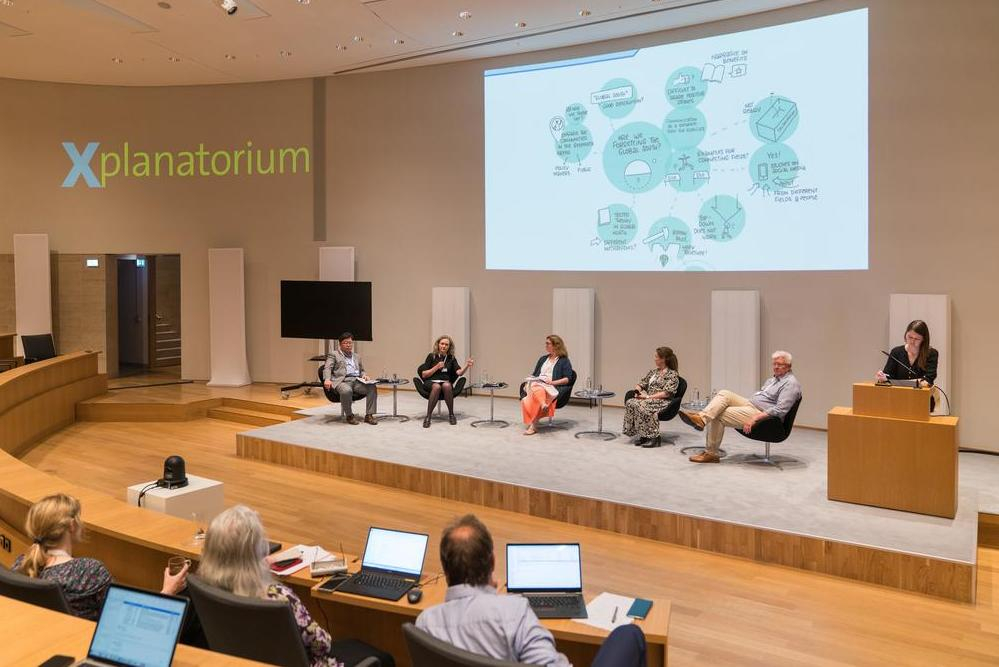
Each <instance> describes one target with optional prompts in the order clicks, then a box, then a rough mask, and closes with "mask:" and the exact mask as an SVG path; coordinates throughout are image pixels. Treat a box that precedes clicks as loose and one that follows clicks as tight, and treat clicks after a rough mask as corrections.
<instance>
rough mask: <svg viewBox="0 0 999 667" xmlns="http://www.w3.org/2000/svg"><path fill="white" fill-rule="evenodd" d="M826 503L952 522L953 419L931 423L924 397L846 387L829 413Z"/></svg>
mask: <svg viewBox="0 0 999 667" xmlns="http://www.w3.org/2000/svg"><path fill="white" fill-rule="evenodd" d="M828 420H829V424H828V426H829V451H828V460H829V469H828V494H829V499H830V500H840V501H844V502H849V503H858V504H861V505H874V506H875V507H885V508H888V509H894V510H903V511H907V512H918V513H920V514H930V515H933V516H942V517H947V518H949V519H953V518H954V515H955V514H956V513H957V488H958V485H957V475H958V463H957V454H958V444H957V421H958V420H957V417H949V416H948V417H931V416H930V390H929V389H913V388H909V387H891V386H875V385H874V384H872V383H870V382H858V383H856V384H854V385H853V407H852V408H844V407H835V408H833V409H832V410H830V411H829V415H828Z"/></svg>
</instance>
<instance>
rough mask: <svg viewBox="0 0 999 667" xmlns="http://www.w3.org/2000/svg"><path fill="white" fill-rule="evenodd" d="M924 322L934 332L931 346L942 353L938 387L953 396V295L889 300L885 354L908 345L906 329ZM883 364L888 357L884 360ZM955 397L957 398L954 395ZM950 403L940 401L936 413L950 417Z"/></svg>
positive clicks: (897, 295)
mask: <svg viewBox="0 0 999 667" xmlns="http://www.w3.org/2000/svg"><path fill="white" fill-rule="evenodd" d="M913 320H923V321H924V322H926V326H927V327H929V329H930V345H932V346H933V347H934V348H936V350H937V352H939V353H940V363H939V364H938V366H937V380H936V384H937V385H939V386H940V388H941V389H943V390H944V391H945V392H947V394H948V396H949V395H950V389H951V383H950V367H951V356H950V296H949V295H947V294H892V295H890V297H889V299H888V339H887V342H886V344H885V352H890V351H891V348H893V347H895V346H897V345H902V344H904V343H905V327H906V326H908V324H909V322H911V321H913ZM881 361H882V365H883V363H884V357H882V359H881ZM951 398H953V396H951ZM946 412H947V404H946V401H937V405H936V408H935V409H934V410H933V414H946Z"/></svg>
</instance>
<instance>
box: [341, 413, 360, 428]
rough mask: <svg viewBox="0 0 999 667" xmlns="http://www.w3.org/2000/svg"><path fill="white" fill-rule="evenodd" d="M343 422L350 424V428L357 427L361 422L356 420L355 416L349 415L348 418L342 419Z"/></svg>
mask: <svg viewBox="0 0 999 667" xmlns="http://www.w3.org/2000/svg"><path fill="white" fill-rule="evenodd" d="M344 421H345V422H347V423H348V424H350V425H351V426H357V425H358V424H360V423H361V420H360V419H358V418H357V416H356V415H350V416H349V417H347V418H346V419H344Z"/></svg>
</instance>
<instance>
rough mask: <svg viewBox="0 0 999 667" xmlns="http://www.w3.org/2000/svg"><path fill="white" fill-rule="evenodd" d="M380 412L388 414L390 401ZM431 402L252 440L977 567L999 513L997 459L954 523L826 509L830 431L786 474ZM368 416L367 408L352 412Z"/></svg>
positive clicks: (414, 401) (968, 460)
mask: <svg viewBox="0 0 999 667" xmlns="http://www.w3.org/2000/svg"><path fill="white" fill-rule="evenodd" d="M379 404H380V405H379V408H380V409H381V410H383V411H391V408H392V402H391V398H390V397H389V396H384V395H383V396H380V397H379ZM425 406H426V402H425V401H424V400H423V399H421V398H420V397H419V396H417V395H416V394H414V393H412V392H400V393H399V413H400V414H405V415H409V416H410V417H411V418H412V419H411V421H409V422H404V423H400V422H395V421H383V422H381V423H380V424H379V425H378V426H370V425H367V424H360V425H357V426H351V425H348V424H345V423H343V422H341V421H340V419H339V415H340V407H339V406H333V405H330V406H324V407H321V408H312V409H309V410H305V411H303V412H304V413H305V414H307V415H309V416H308V417H307V418H305V419H300V420H296V421H292V422H289V423H286V424H279V425H276V426H269V427H266V428H260V429H255V430H253V431H250V434H252V435H253V436H254V437H257V438H264V439H269V440H277V441H281V442H287V443H292V444H297V445H302V446H307V447H315V448H317V449H326V450H330V451H336V452H341V453H344V454H348V455H352V456H361V457H365V458H370V459H377V460H383V461H390V462H395V463H399V464H404V465H408V466H416V467H421V468H429V469H436V470H442V471H446V472H451V473H456V474H460V475H466V476H471V477H478V478H484V479H490V480H496V481H501V482H506V483H511V484H517V485H522V486H528V487H533V488H540V489H547V490H552V491H558V492H561V493H567V494H572V495H576V496H584V497H589V498H598V499H604V500H610V501H614V502H617V503H624V504H630V505H638V506H643V507H650V508H655V509H661V510H666V511H669V512H676V513H681V514H688V515H693V516H698V517H705V518H711V519H718V520H721V521H727V522H733V523H739V524H746V525H752V526H758V527H761V528H767V529H770V530H778V531H785V532H791V533H799V534H806V535H811V536H814V537H821V538H826V539H833V540H837V541H841V542H848V543H852V544H861V545H867V546H872V547H877V548H880V549H889V550H894V551H902V552H906V553H914V554H921V555H925V556H930V557H934V558H943V559H948V560H954V561H960V562H969V563H970V562H974V559H975V549H976V544H977V525H978V512H979V506H980V504H981V505H982V506H984V507H987V508H992V509H991V510H989V509H983V510H982V511H993V512H996V511H997V510H999V492H997V490H996V489H997V487H999V485H997V481H999V456H990V455H986V454H962V455H961V459H960V464H961V472H960V479H961V490H960V502H959V507H958V514H957V517H956V518H955V519H953V520H950V519H942V518H937V517H929V516H922V515H918V514H910V513H907V512H897V511H892V510H885V509H880V508H874V507H864V506H860V505H853V504H849V503H839V502H833V501H829V500H827V498H826V434H825V433H824V432H822V431H814V430H807V429H797V430H795V432H794V433H793V434H792V435H791V437H790V438H788V440H787V441H785V442H784V443H781V444H779V445H775V446H774V448H773V450H774V453H775V454H779V455H781V456H783V457H792V458H794V459H797V462H793V463H787V464H785V465H784V468H783V470H777V469H773V468H767V467H761V466H751V465H742V464H740V463H739V461H741V460H743V459H744V458H745V457H747V456H748V455H750V454H753V453H762V451H763V444H762V443H757V442H754V441H751V440H749V439H746V438H743V437H742V436H740V435H739V434H737V433H735V432H734V431H731V430H730V431H729V432H728V433H727V434H726V437H725V442H724V444H723V447H724V448H725V449H726V450H727V451H728V453H729V456H728V457H727V458H725V459H723V460H722V463H721V464H717V465H709V464H700V465H698V464H694V463H690V462H689V461H688V460H687V457H686V456H685V455H681V454H680V448H681V447H685V446H688V445H695V446H696V445H702V444H703V441H704V436H703V434H701V433H698V432H696V431H694V430H693V429H690V428H688V427H686V426H685V425H684V424H683V423H682V422H680V421H679V419H676V420H674V421H672V422H669V423H665V424H663V425H662V430H663V434H664V435H666V436H670V437H675V438H676V445H674V446H664V447H662V448H658V449H643V448H640V447H635V446H633V445H631V444H630V443H629V440H630V439H628V438H625V437H623V436H621V435H620V429H621V420H622V416H623V410H622V409H620V408H605V409H604V428H605V429H607V430H612V431H615V432H617V433H618V437H617V438H615V439H614V440H610V441H606V442H605V441H602V440H596V439H589V438H575V437H574V435H573V434H574V433H575V432H577V431H581V430H587V429H593V428H595V427H596V424H597V410H596V409H595V408H593V409H590V408H587V407H585V406H575V405H570V406H568V407H567V408H565V409H564V410H560V411H559V412H558V414H557V415H556V417H557V419H560V420H569V428H567V429H558V430H543V431H542V432H540V433H539V434H538V435H535V436H532V437H526V436H523V435H521V433H522V430H523V425H522V424H521V423H520V404H519V402H517V401H513V400H510V399H497V400H496V404H495V411H496V418H497V419H506V420H508V421H509V422H510V427H509V428H501V429H500V428H472V427H471V426H470V423H471V422H472V421H473V420H476V419H484V418H487V417H488V416H489V399H488V397H485V396H473V397H471V398H459V399H457V401H456V412H457V413H458V425H457V426H451V425H449V424H448V423H447V421H446V420H442V421H438V420H435V421H434V422H433V425H432V426H431V428H429V429H425V428H422V418H423V412H424V411H425V410H426V407H425ZM354 407H355V410H356V411H358V412H359V414H363V410H364V403H363V402H358V403H355V404H354Z"/></svg>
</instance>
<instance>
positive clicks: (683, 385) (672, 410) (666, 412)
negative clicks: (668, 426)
mask: <svg viewBox="0 0 999 667" xmlns="http://www.w3.org/2000/svg"><path fill="white" fill-rule="evenodd" d="M637 393H638V392H636V391H635V390H634V389H630V390H628V391H627V392H626V393H625V395H624V402H625V403H627V402H628V401H629V400H631V399H632V398H634V397H635V394H637ZM686 393H687V381H686V380H684V379H683V378H682V377H680V378H679V382H678V383H677V385H676V393H674V394H673V398H671V399H669V403H667V404H666V407H664V408H663V409H662V410H660V411H659V421H661V422H668V421H669V420H671V419H673V417H676V413H678V412H679V411H680V404H681V403H683V395H684V394H686ZM662 441H663V437H662V436H661V435H660V436H659V437H658V438H656V439H655V440H653V441H652V442H650V443H646V444H644V445H642V446H643V447H661V446H662ZM666 442H668V443H669V444H671V445H675V444H676V437H675V436H674V437H672V438H669V439H667V440H666Z"/></svg>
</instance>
